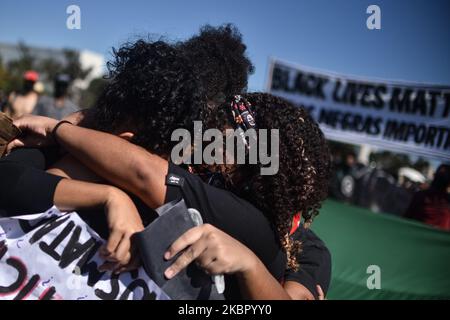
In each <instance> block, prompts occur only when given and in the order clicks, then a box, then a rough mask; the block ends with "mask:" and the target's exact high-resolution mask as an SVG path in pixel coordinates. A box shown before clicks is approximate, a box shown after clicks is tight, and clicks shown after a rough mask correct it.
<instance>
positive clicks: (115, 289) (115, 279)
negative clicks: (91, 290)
mask: <svg viewBox="0 0 450 320" xmlns="http://www.w3.org/2000/svg"><path fill="white" fill-rule="evenodd" d="M119 289H120V286H119V275H118V274H113V276H112V277H111V291H110V292H105V291H103V290H101V289H95V295H96V296H97V297H99V298H100V299H102V300H114V299H116V297H117V295H118V294H119Z"/></svg>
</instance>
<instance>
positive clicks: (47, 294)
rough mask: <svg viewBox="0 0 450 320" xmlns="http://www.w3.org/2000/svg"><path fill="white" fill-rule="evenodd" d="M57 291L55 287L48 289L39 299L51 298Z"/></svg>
mask: <svg viewBox="0 0 450 320" xmlns="http://www.w3.org/2000/svg"><path fill="white" fill-rule="evenodd" d="M55 293H56V289H55V287H50V288H48V289H46V290H45V291H44V292H43V293H42V294H41V295H40V296H39V300H51V299H52V298H53V296H54V295H55Z"/></svg>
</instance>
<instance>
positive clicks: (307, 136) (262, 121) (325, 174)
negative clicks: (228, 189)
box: [198, 93, 331, 269]
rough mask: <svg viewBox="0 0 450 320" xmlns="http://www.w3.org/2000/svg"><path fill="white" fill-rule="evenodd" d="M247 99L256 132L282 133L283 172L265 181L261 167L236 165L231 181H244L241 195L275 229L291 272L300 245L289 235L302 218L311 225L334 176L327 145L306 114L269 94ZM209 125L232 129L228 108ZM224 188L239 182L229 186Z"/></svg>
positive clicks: (212, 116) (222, 108) (218, 112)
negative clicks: (237, 176) (298, 217)
mask: <svg viewBox="0 0 450 320" xmlns="http://www.w3.org/2000/svg"><path fill="white" fill-rule="evenodd" d="M244 97H245V98H246V99H247V100H248V101H249V102H250V103H251V104H252V107H253V109H254V111H255V119H256V124H257V127H258V129H257V130H260V129H268V130H270V129H278V130H279V170H278V172H277V173H276V174H275V175H261V174H260V169H261V165H260V164H257V165H250V164H244V165H236V167H237V169H234V173H233V175H234V174H235V173H236V172H239V173H240V176H241V177H245V178H244V179H243V180H244V181H246V182H245V184H246V185H245V190H244V192H241V191H242V190H243V189H242V188H237V190H239V191H238V195H239V196H240V197H243V198H245V199H246V200H248V201H249V202H251V203H252V204H253V205H255V206H256V207H257V208H259V209H260V210H261V211H263V212H264V213H265V214H266V216H267V217H268V218H269V219H270V220H271V221H272V223H273V224H274V225H275V226H276V228H277V231H278V234H279V238H280V242H281V244H282V246H283V247H284V249H285V250H286V253H287V255H288V264H289V267H290V268H292V269H297V268H298V263H297V258H296V257H297V255H298V252H299V250H300V247H299V245H300V244H299V243H298V242H294V241H292V240H291V238H290V237H289V232H290V230H291V227H292V220H293V216H294V215H295V214H296V213H301V214H302V216H303V218H304V223H305V225H309V224H310V223H311V222H312V220H313V218H314V217H315V216H316V215H317V214H318V213H319V211H318V210H319V208H320V205H321V202H322V201H323V200H324V199H325V198H326V197H327V194H328V183H329V177H330V170H331V160H330V153H329V149H328V144H327V142H326V140H325V137H324V135H323V133H322V131H321V130H320V128H319V126H318V124H317V123H316V122H315V121H314V120H313V119H312V118H311V116H310V115H309V113H308V112H307V111H306V110H305V109H304V108H302V107H298V106H294V105H293V104H291V103H290V102H288V101H286V100H284V99H282V98H279V97H276V96H273V95H271V94H267V93H248V94H245V95H244ZM230 101H231V99H230ZM205 123H207V127H208V128H218V129H220V130H222V131H224V130H226V128H229V127H233V125H234V120H233V117H232V116H231V112H230V106H229V103H225V104H222V105H220V106H218V107H217V108H216V112H214V113H211V114H210V115H209V119H206V120H205ZM269 150H270V149H269ZM198 170H201V168H199V169H198ZM219 171H220V170H219ZM233 175H224V179H225V180H226V179H233ZM225 185H235V182H229V183H227V181H226V182H225Z"/></svg>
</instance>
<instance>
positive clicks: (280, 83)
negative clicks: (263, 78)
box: [271, 66, 289, 91]
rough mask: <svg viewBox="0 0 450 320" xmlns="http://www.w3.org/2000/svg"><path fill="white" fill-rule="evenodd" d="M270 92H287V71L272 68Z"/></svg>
mask: <svg viewBox="0 0 450 320" xmlns="http://www.w3.org/2000/svg"><path fill="white" fill-rule="evenodd" d="M271 87H272V90H285V91H288V87H289V71H287V70H283V69H281V68H279V67H277V66H275V67H274V68H273V74H272V85H271Z"/></svg>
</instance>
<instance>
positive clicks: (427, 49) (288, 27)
mask: <svg viewBox="0 0 450 320" xmlns="http://www.w3.org/2000/svg"><path fill="white" fill-rule="evenodd" d="M70 4H76V5H79V6H80V8H81V21H82V22H81V23H82V25H81V26H82V29H81V30H68V29H66V18H67V14H66V7H67V6H68V5H70ZM370 4H377V5H379V6H380V8H381V20H382V22H381V27H382V29H381V30H374V31H370V30H368V29H367V28H366V19H367V16H368V15H367V14H366V8H367V7H368V6H369V5H370ZM224 22H232V23H234V24H236V25H237V26H238V28H239V29H240V30H241V32H242V34H243V35H244V41H245V42H246V43H247V45H248V50H249V56H250V58H251V59H252V61H253V62H254V64H255V66H256V72H255V74H254V75H253V76H252V77H251V78H250V83H249V88H250V89H251V90H262V89H264V87H265V80H266V79H265V78H266V69H267V62H268V58H269V57H270V56H275V57H278V58H282V59H285V60H287V61H291V62H295V63H298V64H302V65H306V66H310V67H313V68H320V69H325V70H331V71H337V72H342V73H347V74H354V75H360V76H370V77H378V78H386V79H400V80H409V81H419V82H428V83H438V84H445V85H450V1H446V0H442V1H439V0H428V1H426V0H389V1H380V0H371V1H366V0H339V1H338V0H314V1H312V0H310V1H303V0H278V1H263V0H259V1H257V0H239V1H236V0H226V1H220V2H219V1H213V0H210V1H205V0H189V1H186V0H184V1H178V0H164V1H148V0H147V1H143V0H139V1H133V0H129V1H111V0H110V1H100V0H96V1H92V0H91V1H84V0H82V1H76V0H72V1H65V0H59V1H48V0H41V1H24V0H13V1H11V0H1V2H0V42H9V43H11V42H17V41H18V40H23V41H25V42H26V43H29V44H33V45H40V46H48V47H57V48H58V47H71V48H76V49H89V50H93V51H97V52H99V53H102V54H105V55H106V57H107V58H108V57H109V53H110V50H111V47H113V46H117V45H120V43H121V42H124V41H126V40H128V39H130V38H135V37H136V35H145V34H146V33H153V34H158V35H164V36H167V37H169V38H171V39H179V40H181V39H184V38H186V37H188V36H190V35H192V34H194V33H195V32H197V31H198V28H199V26H201V25H203V24H205V23H209V24H213V25H218V24H222V23H224Z"/></svg>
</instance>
